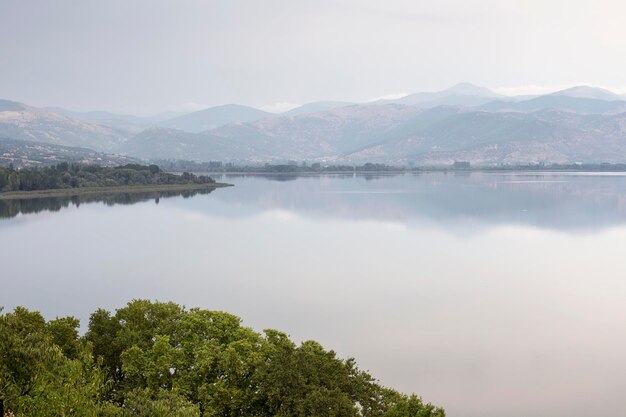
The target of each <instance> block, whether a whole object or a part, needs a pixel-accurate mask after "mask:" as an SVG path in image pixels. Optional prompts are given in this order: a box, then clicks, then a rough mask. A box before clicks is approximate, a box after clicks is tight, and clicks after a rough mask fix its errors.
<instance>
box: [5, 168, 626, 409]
mask: <svg viewBox="0 0 626 417" xmlns="http://www.w3.org/2000/svg"><path fill="white" fill-rule="evenodd" d="M216 179H218V180H220V181H225V182H231V183H234V184H235V187H230V188H226V189H219V190H216V191H215V192H212V193H211V194H209V195H196V196H194V197H193V198H179V197H175V196H173V197H171V198H160V199H158V204H155V201H157V200H156V198H157V197H155V196H146V197H145V198H141V199H139V200H140V201H138V202H137V203H136V204H132V205H130V204H128V203H132V202H134V201H127V200H124V199H118V200H115V199H109V200H108V201H104V204H103V203H102V202H100V203H98V202H93V203H86V204H79V205H76V204H71V203H59V202H58V201H57V202H55V203H54V205H50V209H51V210H53V211H47V210H46V209H45V207H43V211H42V210H41V209H42V207H38V208H37V210H34V209H32V205H28V204H23V205H20V206H19V207H16V206H9V205H8V204H10V203H6V202H0V212H2V213H10V216H6V217H5V218H3V219H0V265H2V278H1V284H2V291H1V292H0V305H3V306H5V308H7V309H12V308H13V307H15V306H16V305H17V304H20V305H24V306H26V307H29V308H32V309H38V310H40V311H42V312H43V313H44V314H45V315H46V316H47V317H48V318H53V317H55V316H57V315H66V314H73V315H75V316H77V317H79V318H80V319H81V320H82V322H83V327H85V325H86V323H87V320H88V315H89V313H90V312H92V311H93V310H95V308H97V307H104V308H108V309H115V308H117V307H121V306H122V305H123V304H124V303H126V302H127V301H129V300H130V299H131V298H152V299H159V300H172V301H176V302H179V303H182V304H185V305H186V306H187V307H195V306H198V307H203V308H208V309H219V310H226V311H229V312H232V313H234V314H237V315H239V316H241V317H242V318H243V319H244V323H245V324H247V325H249V326H252V327H254V328H256V329H263V328H268V327H269V328H277V329H281V330H284V331H286V332H288V333H290V334H291V335H292V336H293V337H294V338H295V339H296V340H306V339H315V340H318V341H320V342H322V343H323V344H324V345H325V346H326V347H328V348H333V349H335V350H337V351H338V352H339V354H340V355H341V356H343V357H348V356H353V357H355V358H356V359H357V361H358V363H359V364H360V365H361V366H362V367H363V368H365V369H369V370H370V371H371V372H372V373H373V375H374V376H376V377H378V378H379V379H380V380H381V382H382V383H383V384H385V385H389V386H392V387H394V388H397V389H400V390H403V391H414V392H416V393H418V394H419V395H421V396H423V398H424V399H425V400H427V401H430V402H433V403H436V404H438V405H441V406H443V407H444V408H445V409H446V411H447V412H448V415H450V416H452V417H456V416H473V417H474V416H479V417H496V416H513V417H516V416H519V417H522V416H524V417H525V416H530V415H533V416H534V415H536V416H555V417H560V416H563V417H565V416H567V417H576V416H589V415H602V416H616V417H617V416H621V415H623V410H624V408H625V406H626V399H625V398H624V396H623V395H622V393H623V392H624V389H626V382H625V381H626V353H624V352H626V336H625V335H624V331H623V323H624V322H625V319H626V307H624V306H625V305H626V303H624V301H625V300H626V280H625V279H624V271H626V257H624V256H623V248H624V247H626V176H623V175H616V174H585V175H580V174H542V173H523V174H522V173H513V174H510V173H506V174H505V173H502V174H489V173H472V174H465V175H455V174H422V175H401V176H372V177H364V176H357V177H353V176H321V177H292V178H289V177H238V176H227V177H223V178H219V177H218V178H216ZM122 202H124V203H125V204H118V203H122ZM22 207H27V208H29V209H23V208H22Z"/></svg>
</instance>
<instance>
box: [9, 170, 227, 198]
mask: <svg viewBox="0 0 626 417" xmlns="http://www.w3.org/2000/svg"><path fill="white" fill-rule="evenodd" d="M226 185H228V184H221V183H217V182H215V180H213V179H212V178H211V177H209V176H205V175H195V174H192V173H189V172H183V173H182V174H180V175H178V174H172V173H167V172H165V171H163V170H162V169H161V168H159V167H158V166H157V165H138V164H128V165H123V166H117V167H103V166H99V165H94V164H70V163H67V162H63V163H60V164H58V165H53V166H49V167H38V168H23V169H19V170H17V169H13V168H11V167H9V168H3V167H0V199H10V198H23V197H24V196H25V195H28V196H29V197H50V196H62V195H79V194H89V193H102V192H103V191H107V192H151V191H183V190H193V189H196V190H199V189H206V188H217V187H223V186H226Z"/></svg>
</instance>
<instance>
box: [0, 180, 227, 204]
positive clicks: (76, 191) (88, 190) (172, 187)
mask: <svg viewBox="0 0 626 417" xmlns="http://www.w3.org/2000/svg"><path fill="white" fill-rule="evenodd" d="M232 186H233V184H226V183H219V182H215V183H206V184H193V183H192V184H161V185H159V184H154V185H126V186H121V187H120V186H116V187H84V188H81V187H76V188H54V189H48V190H33V191H7V192H0V201H1V200H19V199H31V198H47V197H72V196H81V195H90V194H121V193H150V192H160V191H197V190H209V189H216V188H224V187H232Z"/></svg>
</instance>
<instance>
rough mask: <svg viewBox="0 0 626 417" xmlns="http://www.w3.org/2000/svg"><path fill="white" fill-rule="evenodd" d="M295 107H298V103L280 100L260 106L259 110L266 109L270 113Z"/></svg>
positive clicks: (281, 111)
mask: <svg viewBox="0 0 626 417" xmlns="http://www.w3.org/2000/svg"><path fill="white" fill-rule="evenodd" d="M296 107H300V104H295V103H287V102H280V103H274V104H266V105H264V106H261V110H263V111H268V112H270V113H283V112H286V111H289V110H291V109H295V108H296Z"/></svg>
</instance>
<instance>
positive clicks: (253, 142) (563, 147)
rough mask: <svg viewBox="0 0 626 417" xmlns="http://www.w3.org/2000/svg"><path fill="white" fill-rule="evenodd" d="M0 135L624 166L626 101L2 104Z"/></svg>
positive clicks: (471, 90) (458, 93)
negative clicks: (153, 111) (149, 112)
mask: <svg viewBox="0 0 626 417" xmlns="http://www.w3.org/2000/svg"><path fill="white" fill-rule="evenodd" d="M0 137H6V138H9V139H12V140H21V141H31V142H40V143H48V144H54V145H58V146H75V147H82V148H89V149H93V150H95V151H99V152H109V153H118V154H123V155H127V156H130V157H137V158H143V159H187V160H196V161H209V160H222V161H239V162H242V163H252V162H255V163H256V162H284V161H286V160H303V161H311V162H313V161H320V162H329V163H332V162H337V163H363V162H382V163H388V164H418V165H441V164H449V163H451V162H453V161H455V160H466V161H470V162H472V163H474V164H481V165H497V164H520V163H539V162H544V163H572V162H586V163H592V162H626V100H624V98H623V97H620V96H619V95H617V94H614V93H612V92H610V91H608V90H603V89H600V88H594V87H587V86H579V87H574V88H570V89H566V90H563V91H559V92H556V93H552V94H546V95H542V96H537V97H510V96H502V95H499V94H496V93H495V92H493V91H491V90H489V89H487V88H484V87H478V86H474V85H472V84H469V83H462V84H458V85H456V86H453V87H451V88H449V89H447V90H443V91H439V92H425V93H416V94H411V95H407V96H404V97H402V98H399V99H395V100H379V101H376V102H370V103H360V104H355V103H348V102H336V101H334V102H331V101H326V102H315V103H309V104H305V105H303V106H301V107H298V108H296V109H293V110H290V111H288V112H285V113H282V114H275V113H268V112H264V111H262V110H259V109H255V108H252V107H247V106H242V105H236V104H230V105H224V106H218V107H212V108H208V109H204V110H201V111H197V112H192V113H188V114H184V115H177V116H176V117H171V118H167V117H163V116H162V117H154V118H141V117H136V116H129V115H117V114H114V113H108V112H85V113H80V112H71V111H67V110H64V109H59V108H45V109H42V108H35V107H32V106H28V105H26V104H22V103H17V102H13V101H7V100H0Z"/></svg>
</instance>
